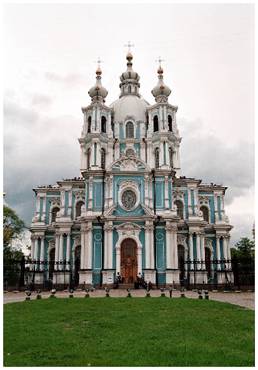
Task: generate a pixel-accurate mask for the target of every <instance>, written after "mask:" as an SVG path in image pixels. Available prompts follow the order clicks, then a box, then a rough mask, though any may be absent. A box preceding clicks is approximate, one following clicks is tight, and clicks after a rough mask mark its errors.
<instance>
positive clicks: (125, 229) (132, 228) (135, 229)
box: [116, 222, 141, 238]
mask: <svg viewBox="0 0 258 370" xmlns="http://www.w3.org/2000/svg"><path fill="white" fill-rule="evenodd" d="M116 230H117V232H118V235H119V238H124V237H130V236H134V237H138V236H139V233H140V231H141V227H140V226H139V225H137V224H134V223H132V222H126V223H124V224H121V225H118V226H116Z"/></svg>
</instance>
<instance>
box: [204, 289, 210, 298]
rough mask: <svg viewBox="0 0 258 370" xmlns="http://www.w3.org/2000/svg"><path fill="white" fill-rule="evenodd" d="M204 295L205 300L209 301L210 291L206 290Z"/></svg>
mask: <svg viewBox="0 0 258 370" xmlns="http://www.w3.org/2000/svg"><path fill="white" fill-rule="evenodd" d="M204 294H205V299H209V291H208V290H205V292H204Z"/></svg>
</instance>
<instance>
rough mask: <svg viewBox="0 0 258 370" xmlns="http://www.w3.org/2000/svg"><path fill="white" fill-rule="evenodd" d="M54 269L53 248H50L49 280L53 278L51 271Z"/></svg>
mask: <svg viewBox="0 0 258 370" xmlns="http://www.w3.org/2000/svg"><path fill="white" fill-rule="evenodd" d="M54 269H55V248H52V249H51V251H50V253H49V276H48V278H49V280H53V273H54Z"/></svg>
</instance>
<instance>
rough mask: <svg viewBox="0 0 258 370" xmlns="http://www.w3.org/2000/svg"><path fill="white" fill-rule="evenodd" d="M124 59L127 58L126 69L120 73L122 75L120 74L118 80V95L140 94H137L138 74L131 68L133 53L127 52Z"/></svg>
mask: <svg viewBox="0 0 258 370" xmlns="http://www.w3.org/2000/svg"><path fill="white" fill-rule="evenodd" d="M126 59H127V70H126V72H124V73H122V75H121V76H120V81H121V83H120V85H119V87H120V89H121V94H120V97H122V96H124V95H137V96H140V95H139V87H140V84H139V80H140V76H139V75H138V73H137V72H135V71H134V70H133V63H132V60H133V55H132V53H131V52H130V51H129V52H128V53H127V55H126Z"/></svg>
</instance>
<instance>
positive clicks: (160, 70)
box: [156, 57, 165, 74]
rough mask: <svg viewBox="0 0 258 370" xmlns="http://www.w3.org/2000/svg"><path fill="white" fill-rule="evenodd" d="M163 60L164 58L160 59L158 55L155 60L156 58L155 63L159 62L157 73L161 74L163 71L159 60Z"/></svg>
mask: <svg viewBox="0 0 258 370" xmlns="http://www.w3.org/2000/svg"><path fill="white" fill-rule="evenodd" d="M164 61H165V60H164V59H161V57H159V58H158V59H157V60H156V63H159V68H158V74H162V73H163V68H162V67H161V62H164Z"/></svg>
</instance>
